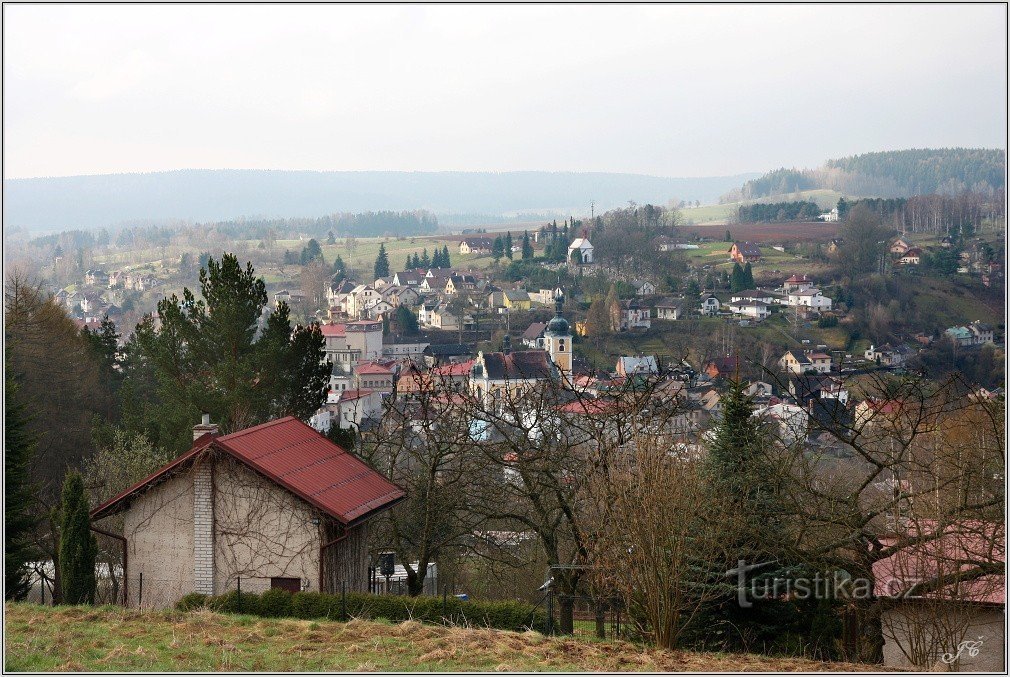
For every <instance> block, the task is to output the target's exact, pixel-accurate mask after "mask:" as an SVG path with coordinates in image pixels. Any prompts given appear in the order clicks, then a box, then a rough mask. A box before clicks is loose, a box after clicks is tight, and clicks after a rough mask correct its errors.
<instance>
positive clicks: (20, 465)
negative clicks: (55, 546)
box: [4, 368, 38, 601]
mask: <svg viewBox="0 0 1010 677" xmlns="http://www.w3.org/2000/svg"><path fill="white" fill-rule="evenodd" d="M7 374H8V375H7V378H6V381H7V399H6V402H5V403H4V535H5V537H6V538H5V540H4V599H6V600H9V601H10V600H21V599H24V598H25V596H27V594H28V591H29V590H31V578H30V573H29V569H28V565H29V563H30V562H32V561H33V560H34V559H35V556H34V548H33V547H32V545H31V536H32V532H33V531H34V530H35V528H36V526H37V522H38V520H37V519H36V517H35V513H34V510H33V507H32V506H33V504H34V502H35V492H34V491H33V490H32V486H31V481H30V476H29V468H30V466H31V463H32V459H33V458H34V457H35V440H34V439H32V437H31V435H30V433H29V432H28V415H27V414H26V412H25V407H24V405H23V404H22V403H21V402H20V401H19V399H18V386H17V382H16V381H15V380H14V379H13V378H11V376H10V369H9V368H8V371H7Z"/></svg>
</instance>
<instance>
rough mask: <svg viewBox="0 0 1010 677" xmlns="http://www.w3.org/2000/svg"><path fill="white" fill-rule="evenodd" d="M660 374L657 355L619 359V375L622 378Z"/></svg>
mask: <svg viewBox="0 0 1010 677" xmlns="http://www.w3.org/2000/svg"><path fill="white" fill-rule="evenodd" d="M658 373H659V364H658V363H657V362H656V356H655V355H643V356H640V357H619V358H617V375H618V376H622V377H628V376H642V375H650V376H651V375H654V374H658Z"/></svg>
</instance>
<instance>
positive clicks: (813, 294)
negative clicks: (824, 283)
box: [786, 289, 831, 311]
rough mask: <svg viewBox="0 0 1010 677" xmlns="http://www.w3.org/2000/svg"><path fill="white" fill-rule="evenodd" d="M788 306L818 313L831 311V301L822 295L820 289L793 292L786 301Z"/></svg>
mask: <svg viewBox="0 0 1010 677" xmlns="http://www.w3.org/2000/svg"><path fill="white" fill-rule="evenodd" d="M786 304H787V305H790V306H796V307H799V308H810V309H812V310H818V311H821V310H831V299H830V298H829V297H827V296H825V295H824V294H823V293H821V290H820V289H804V290H803V291H791V292H789V296H788V297H787V299H786Z"/></svg>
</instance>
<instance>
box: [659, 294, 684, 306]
mask: <svg viewBox="0 0 1010 677" xmlns="http://www.w3.org/2000/svg"><path fill="white" fill-rule="evenodd" d="M683 305H684V299H678V298H674V297H672V296H668V297H667V298H665V299H662V300H661V301H660V302H659V303H657V304H656V307H657V308H680V307H682V306H683Z"/></svg>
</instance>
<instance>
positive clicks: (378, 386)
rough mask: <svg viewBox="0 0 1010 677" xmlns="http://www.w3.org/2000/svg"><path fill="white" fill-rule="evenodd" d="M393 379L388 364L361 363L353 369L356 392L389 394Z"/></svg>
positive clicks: (391, 370) (391, 390)
mask: <svg viewBox="0 0 1010 677" xmlns="http://www.w3.org/2000/svg"><path fill="white" fill-rule="evenodd" d="M393 377H394V373H393V369H392V367H390V365H389V363H388V362H387V363H382V362H362V363H360V364H357V365H355V367H354V387H355V389H357V390H374V391H376V392H379V393H391V392H393Z"/></svg>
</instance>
